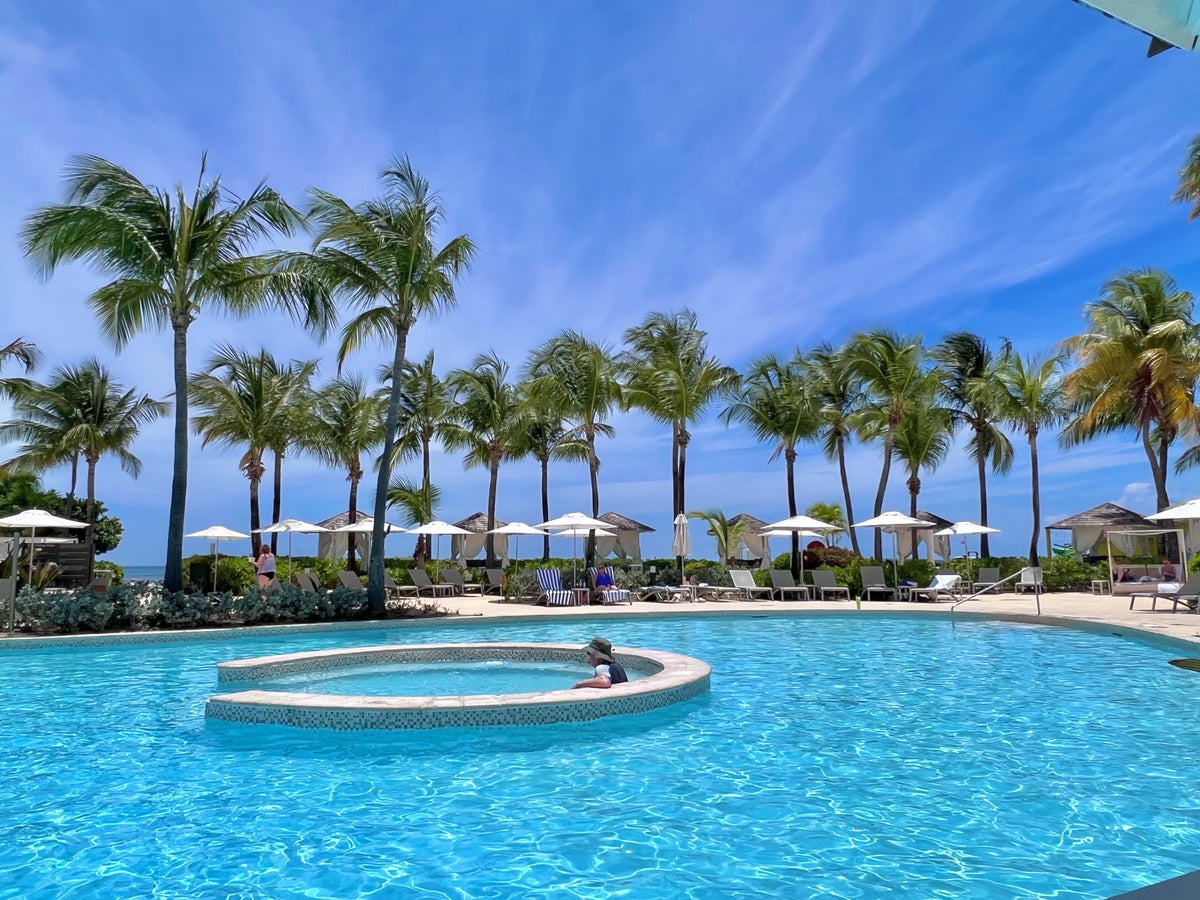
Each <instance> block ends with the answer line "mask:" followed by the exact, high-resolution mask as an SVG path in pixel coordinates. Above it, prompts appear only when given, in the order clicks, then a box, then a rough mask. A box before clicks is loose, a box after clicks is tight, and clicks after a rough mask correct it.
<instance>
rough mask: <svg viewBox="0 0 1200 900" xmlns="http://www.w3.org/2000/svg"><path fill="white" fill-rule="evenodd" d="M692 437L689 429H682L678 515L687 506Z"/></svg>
mask: <svg viewBox="0 0 1200 900" xmlns="http://www.w3.org/2000/svg"><path fill="white" fill-rule="evenodd" d="M691 437H692V436H691V435H690V434H688V433H687V431H681V432H680V433H679V474H678V476H677V477H678V479H679V490H678V495H679V507H678V509H676V511H675V515H676V516H677V515H679V514H680V513H681V512H683V511H684V509H685V508H687V496H686V479H687V448H688V441H690V440H691ZM671 518H672V519H674V518H675V516H672V517H671Z"/></svg>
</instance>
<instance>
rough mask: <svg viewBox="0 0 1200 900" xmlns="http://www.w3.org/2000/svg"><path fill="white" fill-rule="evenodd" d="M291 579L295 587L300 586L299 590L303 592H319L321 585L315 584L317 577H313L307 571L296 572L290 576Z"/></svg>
mask: <svg viewBox="0 0 1200 900" xmlns="http://www.w3.org/2000/svg"><path fill="white" fill-rule="evenodd" d="M292 581H293V582H295V584H296V587H298V588H300V591H301V592H302V593H305V594H319V593H321V586H320V585H319V584H317V579H316V578H314V577H313V576H312V574H311V573H309V572H297V573H296V574H295V575H293V576H292Z"/></svg>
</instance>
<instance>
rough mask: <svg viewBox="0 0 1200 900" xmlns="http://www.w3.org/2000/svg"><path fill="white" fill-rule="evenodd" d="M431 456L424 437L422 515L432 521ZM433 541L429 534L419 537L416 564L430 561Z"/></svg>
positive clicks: (414, 552) (428, 444) (422, 439)
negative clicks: (430, 544)
mask: <svg viewBox="0 0 1200 900" xmlns="http://www.w3.org/2000/svg"><path fill="white" fill-rule="evenodd" d="M430 456H431V450H430V441H429V438H427V437H422V438H421V493H422V495H423V497H422V499H423V501H424V504H425V508H424V510H423V511H422V513H421V514H422V515H428V516H429V518H430V519H432V518H433V504H431V503H430V502H429V485H430V481H429V472H430ZM418 524H424V523H418ZM432 540H433V538H432V536H430V535H427V534H422V535H419V536H418V537H417V546H416V548H415V549H414V550H413V557H414V558H415V559H414V561H415V562H416V564H417V565H418V566H423V565H425V560H427V559H429V542H430V541H432Z"/></svg>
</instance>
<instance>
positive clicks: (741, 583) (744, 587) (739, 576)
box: [729, 569, 775, 600]
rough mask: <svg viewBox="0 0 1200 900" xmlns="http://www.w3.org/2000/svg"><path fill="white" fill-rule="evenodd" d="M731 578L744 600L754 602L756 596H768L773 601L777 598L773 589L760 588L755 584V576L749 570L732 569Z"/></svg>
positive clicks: (730, 571)
mask: <svg viewBox="0 0 1200 900" xmlns="http://www.w3.org/2000/svg"><path fill="white" fill-rule="evenodd" d="M729 577H730V578H731V579H732V580H733V587H734V590H736V591H737V592H738V593H739V594H741V595H742V599H743V600H753V599H754V595H755V594H766V595H767V599H768V600H771V599H773V598H774V596H775V589H774V588H771V587H759V586H758V585H757V584H755V583H754V574H753V573H752V572H751V571H750V570H749V569H730V570H729Z"/></svg>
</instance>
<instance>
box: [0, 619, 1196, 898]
mask: <svg viewBox="0 0 1200 900" xmlns="http://www.w3.org/2000/svg"><path fill="white" fill-rule="evenodd" d="M597 631H601V633H604V634H606V635H607V636H609V637H611V638H612V639H613V640H614V642H615V643H617V644H618V645H621V644H630V645H636V646H643V647H655V648H659V649H666V650H672V651H677V652H681V653H685V654H688V655H691V656H697V657H699V658H701V659H705V660H706V661H708V662H709V663H711V664H712V666H713V673H712V685H711V691H710V693H709V694H708V695H707V696H705V697H702V698H698V699H696V700H694V701H690V702H688V703H685V704H681V705H679V706H677V707H673V708H671V709H669V710H663V711H659V712H655V713H650V714H646V715H642V716H633V717H619V718H614V719H603V720H599V721H596V722H591V723H584V724H570V725H561V726H549V727H538V728H513V729H492V730H486V729H458V730H448V731H440V732H386V733H382V732H370V733H363V732H359V733H353V734H342V733H335V732H331V731H311V732H309V731H304V730H299V729H288V728H282V727H275V726H259V727H252V728H251V727H246V726H241V725H235V724H232V723H227V722H213V721H209V722H206V721H205V719H204V715H203V707H204V701H205V698H206V697H207V696H208V695H209V694H210V693H212V692H213V690H214V687H215V686H216V664H217V663H218V662H220V661H223V660H226V659H234V658H240V657H247V656H255V655H267V654H272V653H285V652H292V651H296V650H300V649H308V648H331V647H351V646H362V645H366V644H371V643H375V642H378V643H381V644H383V643H389V644H396V643H435V642H439V641H447V640H454V641H489V640H533V641H549V642H559V641H561V642H567V643H577V644H579V645H580V646H582V645H583V644H584V643H586V642H587V640H588V639H589V638H590V637H591V636H592V635H593V634H594V633H596V632H597ZM1179 655H1182V654H1180V653H1179V651H1178V650H1172V649H1170V648H1164V647H1162V646H1159V645H1154V644H1150V643H1145V642H1140V641H1131V640H1125V639H1122V638H1117V637H1112V636H1109V635H1105V634H1093V633H1085V632H1078V631H1069V630H1063V629H1054V628H1042V627H1032V626H1020V625H1009V624H1000V623H987V622H976V621H970V622H966V623H963V622H960V623H959V625H958V627H957V628H956V629H954V630H952V629H951V628H950V625H949V624H948V622H947V621H946V620H945V619H944V618H940V617H938V618H933V617H928V616H922V617H899V616H886V617H883V616H865V615H847V616H836V617H834V616H821V617H804V618H799V617H784V616H779V617H772V618H756V619H750V618H740V617H739V618H733V617H722V618H682V617H681V618H671V619H653V620H646V619H641V618H629V619H614V618H606V619H605V621H604V622H603V625H602V626H601V625H598V624H595V623H591V622H580V621H574V622H571V621H561V620H560V621H553V622H536V623H534V622H531V623H520V624H515V625H512V624H510V625H501V624H496V623H481V624H470V625H467V626H465V627H464V626H461V625H460V626H454V627H448V626H444V625H436V624H434V625H419V626H416V627H404V628H387V629H380V630H379V631H377V632H364V631H355V632H343V633H333V634H308V635H303V636H299V635H298V636H287V637H282V636H254V637H251V638H244V639H236V640H229V641H221V642H206V641H195V642H183V643H177V644H148V645H125V646H104V647H96V648H87V649H84V648H56V649H53V650H36V651H22V652H6V653H2V654H0V716H2V718H0V721H2V722H3V723H4V725H3V734H4V739H3V760H2V762H3V765H4V766H5V779H4V790H5V792H6V794H7V796H6V798H5V802H4V803H3V804H0V872H2V873H3V877H0V897H51V896H59V895H61V894H64V893H67V892H68V891H70V890H74V891H76V892H78V894H79V895H80V896H99V897H131V896H143V895H150V894H153V893H154V892H155V891H158V892H159V893H160V895H162V896H190V897H203V896H214V897H215V896H220V897H225V896H228V895H230V894H241V895H244V896H266V897H297V898H298V897H351V896H358V895H364V894H367V893H370V892H376V896H400V895H403V896H409V895H413V896H425V897H512V896H518V895H525V894H530V893H536V892H538V891H545V892H548V894H550V895H553V896H562V897H581V898H582V897H589V898H603V897H608V896H617V895H621V894H626V895H628V896H637V897H639V898H643V897H650V898H655V897H662V898H668V897H670V898H674V897H683V896H688V897H726V896H733V895H743V896H744V895H747V894H751V893H764V894H766V893H770V894H775V895H777V896H787V897H810V896H813V897H815V896H822V897H847V898H848V897H875V896H879V895H882V894H885V893H886V892H888V891H892V892H893V893H894V894H895V895H896V896H902V897H919V898H927V897H935V896H945V897H964V898H1006V900H1007V898H1013V897H1043V896H1046V895H1048V894H1050V893H1052V892H1054V891H1058V893H1057V894H1056V895H1055V896H1056V897H1059V898H1089V900H1095V898H1103V897H1107V896H1110V895H1112V894H1116V893H1118V892H1120V891H1122V890H1128V889H1131V888H1133V887H1136V886H1138V885H1140V884H1147V883H1150V882H1153V881H1159V880H1162V879H1165V878H1168V877H1170V876H1172V875H1177V874H1181V873H1183V872H1187V871H1191V870H1193V869H1196V868H1200V816H1198V815H1197V808H1198V807H1200V786H1197V785H1196V783H1195V782H1196V779H1195V777H1194V773H1195V772H1196V771H1197V765H1198V764H1200V716H1197V715H1196V710H1197V708H1198V707H1197V702H1198V701H1200V675H1197V674H1195V673H1189V672H1183V671H1180V670H1177V669H1173V668H1171V667H1169V666H1167V665H1166V660H1167V659H1169V658H1172V657H1173V656H1179ZM1196 655H1200V654H1196ZM581 671H584V672H586V670H584V669H583V667H582V666H581Z"/></svg>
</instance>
